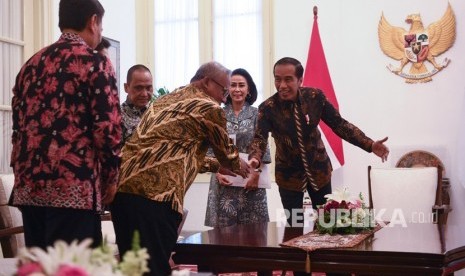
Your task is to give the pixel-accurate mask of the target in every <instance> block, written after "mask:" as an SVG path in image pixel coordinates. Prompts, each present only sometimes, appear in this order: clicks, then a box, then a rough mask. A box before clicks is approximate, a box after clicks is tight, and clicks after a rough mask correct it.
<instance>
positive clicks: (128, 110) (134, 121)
mask: <svg viewBox="0 0 465 276" xmlns="http://www.w3.org/2000/svg"><path fill="white" fill-rule="evenodd" d="M145 110H147V107H143V108H139V107H137V106H135V105H133V104H132V103H130V102H129V101H128V100H126V101H125V102H124V103H122V104H121V114H122V117H123V118H122V121H121V123H122V124H121V127H122V129H123V143H124V142H126V140H127V139H128V138H129V137H130V136H131V135H132V132H133V131H134V129H135V128H136V127H137V125H138V124H139V122H140V118H141V117H142V114H144V112H145Z"/></svg>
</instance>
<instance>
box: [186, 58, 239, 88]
mask: <svg viewBox="0 0 465 276" xmlns="http://www.w3.org/2000/svg"><path fill="white" fill-rule="evenodd" d="M222 74H226V75H231V70H229V69H228V68H226V67H224V66H223V65H222V64H221V63H219V62H216V61H210V62H207V63H204V64H202V65H201V66H200V67H199V69H197V72H195V75H194V76H193V77H192V79H191V83H192V82H195V81H198V80H201V79H203V78H205V77H209V78H211V79H218V78H219V77H220V76H221V75H222Z"/></svg>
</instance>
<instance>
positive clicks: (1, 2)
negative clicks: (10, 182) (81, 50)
mask: <svg viewBox="0 0 465 276" xmlns="http://www.w3.org/2000/svg"><path fill="white" fill-rule="evenodd" d="M23 11H24V9H23V1H22V0H21V1H19V0H0V18H1V19H0V20H1V22H2V24H1V26H2V28H1V30H0V64H1V65H0V85H1V92H0V135H1V139H0V173H9V172H11V168H10V154H11V129H12V119H11V98H12V88H13V85H14V81H15V77H16V74H17V73H18V72H19V70H20V68H21V65H22V63H23V59H24V58H23V51H24V33H23V30H24V26H23V18H24V12H23Z"/></svg>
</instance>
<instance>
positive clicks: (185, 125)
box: [118, 85, 240, 213]
mask: <svg viewBox="0 0 465 276" xmlns="http://www.w3.org/2000/svg"><path fill="white" fill-rule="evenodd" d="M208 147H211V148H212V149H213V152H214V153H215V156H216V158H217V159H214V158H206V157H205V155H206V153H207V150H208ZM239 160H240V159H239V154H238V151H237V148H236V147H235V146H234V144H233V143H232V141H231V140H230V139H229V137H228V133H227V131H226V117H225V114H224V111H223V109H222V108H221V107H220V105H219V104H218V103H217V102H216V101H215V100H214V99H213V98H211V97H210V96H208V95H207V94H206V93H205V92H203V91H202V90H200V89H198V88H196V87H194V86H192V85H189V86H185V87H181V88H179V89H177V90H175V91H173V92H171V93H170V94H168V95H166V96H163V97H161V98H159V99H157V101H155V102H154V103H153V104H152V105H151V106H149V108H148V109H147V110H146V111H145V113H144V115H143V116H142V119H141V121H140V123H139V125H138V126H137V128H136V129H135V131H134V132H133V134H132V136H131V137H130V138H129V140H127V141H126V143H125V145H124V147H123V149H122V166H121V176H120V186H119V189H118V192H125V193H132V194H137V195H141V196H144V197H146V198H148V199H151V200H154V201H160V202H171V204H172V208H173V210H176V211H178V212H179V213H182V207H183V202H184V195H185V193H186V191H187V189H188V188H189V187H190V185H191V184H192V182H194V179H195V177H196V176H197V173H199V172H206V171H211V172H216V171H218V169H219V166H220V164H221V165H223V166H225V167H231V168H232V169H233V170H234V171H236V172H237V171H238V170H239V169H240V162H239Z"/></svg>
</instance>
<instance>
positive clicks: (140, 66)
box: [126, 64, 152, 84]
mask: <svg viewBox="0 0 465 276" xmlns="http://www.w3.org/2000/svg"><path fill="white" fill-rule="evenodd" d="M138 70H143V71H147V72H149V73H150V74H152V72H150V69H149V68H148V67H147V66H145V65H143V64H136V65H133V66H131V68H129V70H128V74H127V75H126V83H128V84H129V83H131V80H132V74H134V72H135V71H138Z"/></svg>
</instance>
